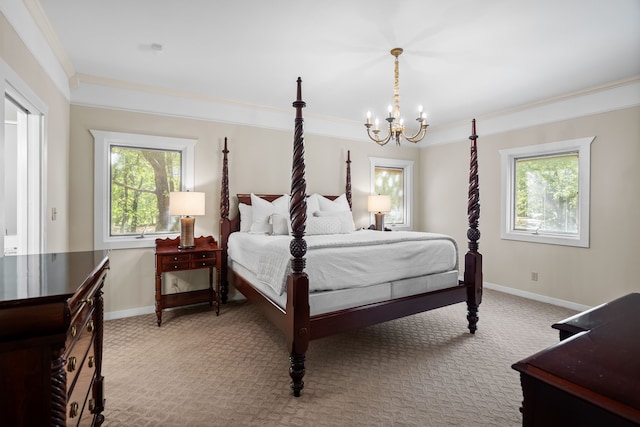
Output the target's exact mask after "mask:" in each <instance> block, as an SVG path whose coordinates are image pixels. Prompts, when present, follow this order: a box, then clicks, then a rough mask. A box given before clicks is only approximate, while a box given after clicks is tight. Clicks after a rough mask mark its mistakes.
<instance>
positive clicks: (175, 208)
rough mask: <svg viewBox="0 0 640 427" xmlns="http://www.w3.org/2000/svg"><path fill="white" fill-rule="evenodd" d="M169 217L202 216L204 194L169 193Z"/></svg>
mask: <svg viewBox="0 0 640 427" xmlns="http://www.w3.org/2000/svg"><path fill="white" fill-rule="evenodd" d="M169 211H170V213H171V215H189V216H194V215H204V193H198V192H195V191H180V192H172V193H169Z"/></svg>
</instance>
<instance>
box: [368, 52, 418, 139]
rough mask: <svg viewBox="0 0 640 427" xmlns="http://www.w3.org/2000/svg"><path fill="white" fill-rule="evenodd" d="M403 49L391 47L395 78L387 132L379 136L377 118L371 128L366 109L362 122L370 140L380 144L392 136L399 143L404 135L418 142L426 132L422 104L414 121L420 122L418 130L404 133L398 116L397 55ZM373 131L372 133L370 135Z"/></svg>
mask: <svg viewBox="0 0 640 427" xmlns="http://www.w3.org/2000/svg"><path fill="white" fill-rule="evenodd" d="M402 52H403V50H402V48H400V47H396V48H393V49H391V55H393V56H395V58H396V60H395V79H394V81H393V107H392V106H391V105H389V117H387V118H386V120H387V122H389V134H388V135H387V136H386V137H384V138H381V137H380V127H379V122H378V119H376V121H375V127H374V128H373V130H372V129H371V126H373V125H372V124H371V112H370V111H367V122H366V123H365V124H364V125H365V126H366V128H367V134H368V135H369V138H371V140H372V141H374V142H377V143H378V144H380V145H385V144H386V143H387V142H389V141H390V140H391V138H393V139H394V140H395V141H396V144H397V145H400V137H404V139H406V140H407V141H409V142H414V143H417V142H420V141H422V138H424V136H425V135H426V133H427V126H429V125H428V124H427V116H426V114H425V113H424V112H423V111H422V106H420V107H419V108H418V118H417V119H416V121H417V122H418V123H419V124H420V128H419V129H418V131H417V132H416V133H415V134H414V135H412V136H408V135H407V134H406V133H405V127H404V120H403V119H402V118H401V117H400V72H399V71H398V69H399V67H398V56H400V55H401V54H402ZM372 133H373V135H372Z"/></svg>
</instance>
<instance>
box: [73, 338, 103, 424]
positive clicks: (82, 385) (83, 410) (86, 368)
mask: <svg viewBox="0 0 640 427" xmlns="http://www.w3.org/2000/svg"><path fill="white" fill-rule="evenodd" d="M95 366H96V364H95V354H94V352H93V345H92V346H91V350H90V351H89V353H88V354H87V357H86V358H85V359H84V363H82V365H80V366H79V370H78V372H77V381H76V384H75V386H74V387H73V389H72V390H71V392H70V393H69V395H68V398H67V425H70V426H79V425H90V424H91V420H92V419H93V413H92V412H93V410H94V409H95V407H96V400H95V396H94V395H93V386H92V385H93V381H94V379H95V371H96V368H95Z"/></svg>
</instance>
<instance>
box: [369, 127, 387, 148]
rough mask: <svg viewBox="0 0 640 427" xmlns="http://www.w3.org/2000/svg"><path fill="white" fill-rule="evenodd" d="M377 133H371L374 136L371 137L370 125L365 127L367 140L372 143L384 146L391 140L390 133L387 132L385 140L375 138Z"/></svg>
mask: <svg viewBox="0 0 640 427" xmlns="http://www.w3.org/2000/svg"><path fill="white" fill-rule="evenodd" d="M365 126H366V125H365ZM378 132H380V131H378ZM378 132H376V131H373V133H374V135H371V125H369V126H367V135H369V139H371V140H372V141H373V142H375V143H377V144H378V145H386V143H387V142H389V140H390V139H391V134H392V133H391V132H389V134H388V135H387V136H386V137H385V138H383V139H380V138H378V136H377V135H378Z"/></svg>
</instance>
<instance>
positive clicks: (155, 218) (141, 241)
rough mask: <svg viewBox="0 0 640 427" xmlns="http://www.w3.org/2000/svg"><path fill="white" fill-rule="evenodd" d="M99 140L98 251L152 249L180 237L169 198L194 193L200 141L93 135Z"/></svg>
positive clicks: (122, 135) (96, 148)
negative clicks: (161, 241)
mask: <svg viewBox="0 0 640 427" xmlns="http://www.w3.org/2000/svg"><path fill="white" fill-rule="evenodd" d="M91 133H92V134H93V136H94V140H95V189H94V193H95V199H94V216H95V226H94V230H95V231H94V246H95V247H96V248H97V249H118V248H134V247H150V246H154V245H155V239H156V238H158V237H161V238H162V237H173V236H170V235H175V234H176V233H178V232H179V221H178V218H177V217H171V216H170V215H169V193H170V192H171V191H185V190H192V189H193V170H194V166H193V165H194V146H195V144H196V140H193V139H182V138H169V137H159V136H151V135H138V134H129V133H120V132H105V131H99V130H91Z"/></svg>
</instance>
